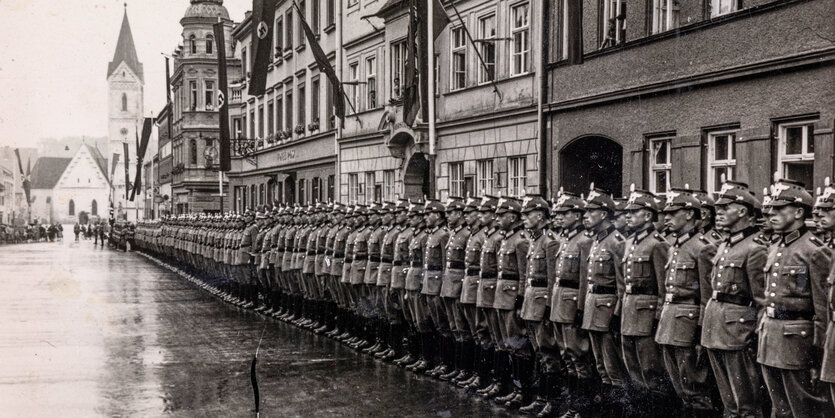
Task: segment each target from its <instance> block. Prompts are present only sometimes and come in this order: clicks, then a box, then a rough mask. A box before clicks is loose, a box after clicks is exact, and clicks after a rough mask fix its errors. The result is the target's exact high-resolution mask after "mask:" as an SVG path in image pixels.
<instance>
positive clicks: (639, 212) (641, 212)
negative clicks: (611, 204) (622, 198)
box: [626, 209, 652, 229]
mask: <svg viewBox="0 0 835 418" xmlns="http://www.w3.org/2000/svg"><path fill="white" fill-rule="evenodd" d="M648 222H652V212H650V211H648V210H646V209H636V210H628V211H626V225H627V226H629V227H630V228H632V229H638V228H641V227H643V226H645V225H646V224H647V223H648Z"/></svg>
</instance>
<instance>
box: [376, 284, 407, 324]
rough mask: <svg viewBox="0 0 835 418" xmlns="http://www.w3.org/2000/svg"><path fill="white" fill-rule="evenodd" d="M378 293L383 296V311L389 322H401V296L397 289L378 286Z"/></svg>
mask: <svg viewBox="0 0 835 418" xmlns="http://www.w3.org/2000/svg"><path fill="white" fill-rule="evenodd" d="M380 293H381V295H382V298H383V311H384V312H385V313H386V318H387V319H388V321H389V323H390V324H400V323H402V322H403V307H402V305H403V298H402V297H401V296H400V293H399V292H398V291H397V289H392V288H390V287H382V288H380Z"/></svg>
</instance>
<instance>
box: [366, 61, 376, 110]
mask: <svg viewBox="0 0 835 418" xmlns="http://www.w3.org/2000/svg"><path fill="white" fill-rule="evenodd" d="M365 87H366V90H367V94H368V98H367V99H366V100H367V103H368V108H369V109H376V108H377V58H376V57H370V58H368V59H366V60H365Z"/></svg>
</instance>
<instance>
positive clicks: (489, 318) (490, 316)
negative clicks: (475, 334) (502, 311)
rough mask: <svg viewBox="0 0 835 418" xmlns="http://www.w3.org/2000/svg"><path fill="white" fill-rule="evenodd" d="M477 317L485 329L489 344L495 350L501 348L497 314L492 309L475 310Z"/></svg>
mask: <svg viewBox="0 0 835 418" xmlns="http://www.w3.org/2000/svg"><path fill="white" fill-rule="evenodd" d="M477 309H478V316H479V318H480V319H481V321H483V323H484V325H486V327H487V333H488V334H489V335H490V343H492V344H493V346H495V347H496V348H497V349H500V348H501V342H502V333H501V331H499V328H500V327H499V313H498V311H496V310H495V309H493V308H477Z"/></svg>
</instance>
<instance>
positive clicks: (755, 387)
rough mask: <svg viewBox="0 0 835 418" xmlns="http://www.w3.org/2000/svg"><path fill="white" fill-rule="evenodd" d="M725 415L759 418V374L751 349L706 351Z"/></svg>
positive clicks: (760, 411)
mask: <svg viewBox="0 0 835 418" xmlns="http://www.w3.org/2000/svg"><path fill="white" fill-rule="evenodd" d="M707 354H708V358H709V359H710V367H711V369H712V370H713V376H714V378H715V379H716V386H717V388H718V389H719V394H720V395H721V396H722V404H723V405H724V407H725V416H729V415H730V416H744V417H760V416H762V403H761V396H760V374H759V370H758V369H757V363H756V359H755V356H756V354H754V353H753V352H752V351H751V350H747V349H745V350H734V351H729V350H714V349H708V350H707Z"/></svg>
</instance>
